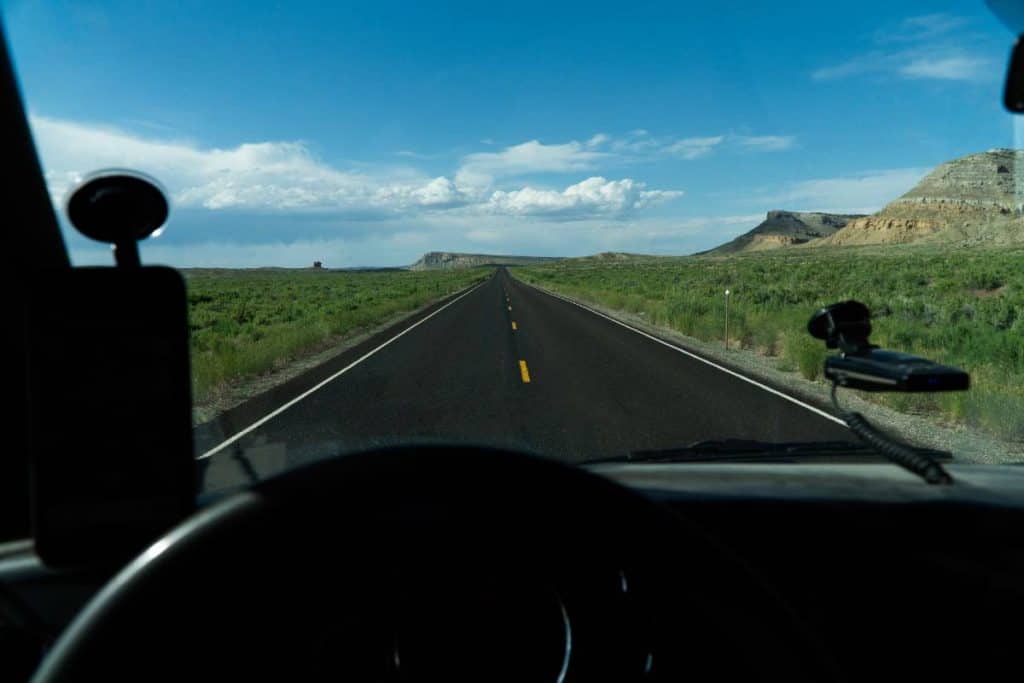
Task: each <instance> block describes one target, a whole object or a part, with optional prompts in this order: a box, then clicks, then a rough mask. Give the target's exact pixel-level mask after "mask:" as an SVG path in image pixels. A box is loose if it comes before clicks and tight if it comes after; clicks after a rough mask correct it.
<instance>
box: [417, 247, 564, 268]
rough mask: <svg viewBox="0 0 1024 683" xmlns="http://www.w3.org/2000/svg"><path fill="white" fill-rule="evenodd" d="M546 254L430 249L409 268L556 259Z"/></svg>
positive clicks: (517, 264) (484, 264)
mask: <svg viewBox="0 0 1024 683" xmlns="http://www.w3.org/2000/svg"><path fill="white" fill-rule="evenodd" d="M557 260H558V259H557V258H555V257H547V256H500V255H494V254H459V253H455V252H450V251H430V252H427V253H426V254H424V255H423V256H421V257H420V259H419V260H418V261H417V262H416V263H414V264H412V265H411V266H409V269H410V270H438V269H444V268H474V267H476V266H490V265H497V266H524V265H530V264H533V263H542V262H544V261H557Z"/></svg>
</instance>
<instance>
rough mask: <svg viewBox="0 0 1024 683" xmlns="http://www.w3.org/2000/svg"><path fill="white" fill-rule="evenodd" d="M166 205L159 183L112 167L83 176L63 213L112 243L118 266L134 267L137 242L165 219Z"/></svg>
mask: <svg viewBox="0 0 1024 683" xmlns="http://www.w3.org/2000/svg"><path fill="white" fill-rule="evenodd" d="M169 211H170V205H169V204H168V202H167V196H166V195H165V194H164V191H163V189H161V187H160V185H159V184H158V183H157V182H156V181H155V180H153V179H152V178H149V177H148V176H146V175H143V174H141V173H137V172H135V171H126V170H120V169H113V170H107V171H99V172H97V173H94V174H92V175H90V176H89V177H87V178H86V179H85V180H84V181H83V182H82V183H81V184H80V185H79V186H78V187H76V188H75V189H74V190H73V191H72V192H71V194H70V195H69V197H68V200H67V216H68V220H69V221H71V224H72V225H73V226H75V229H76V230H78V232H80V233H82V234H83V235H85V236H86V237H88V238H90V239H94V240H97V241H99V242H107V243H109V244H111V245H112V246H113V249H114V260H115V262H116V263H117V265H118V266H119V267H121V268H138V267H139V266H140V265H141V261H140V259H139V247H138V244H137V242H138V241H139V240H143V239H146V238H147V237H149V236H150V235H152V234H153V233H155V232H157V231H158V230H159V229H160V228H161V227H162V226H163V224H164V223H165V222H166V221H167V215H168V213H169Z"/></svg>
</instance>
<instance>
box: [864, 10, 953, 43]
mask: <svg viewBox="0 0 1024 683" xmlns="http://www.w3.org/2000/svg"><path fill="white" fill-rule="evenodd" d="M965 23H966V21H965V20H964V18H963V17H956V16H953V15H951V14H945V13H941V12H940V13H936V14H923V15H920V16H916V17H907V18H906V19H904V20H903V21H901V22H900V23H899V24H898V25H897V26H895V27H894V28H888V29H882V30H880V31H878V32H876V33H875V41H876V42H878V43H905V42H920V41H923V40H931V39H934V38H938V37H939V36H944V35H946V34H948V33H950V32H952V31H953V30H954V29H957V28H960V27H961V26H963V25H964V24H965Z"/></svg>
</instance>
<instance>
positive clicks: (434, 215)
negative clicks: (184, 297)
mask: <svg viewBox="0 0 1024 683" xmlns="http://www.w3.org/2000/svg"><path fill="white" fill-rule="evenodd" d="M4 13H5V16H4V20H5V23H6V27H7V31H8V34H9V40H10V43H11V47H12V52H13V56H14V59H15V63H16V67H17V70H18V75H19V78H20V80H21V84H22V88H23V91H24V95H25V99H26V105H27V108H28V110H29V113H30V124H31V127H32V130H33V134H34V136H35V140H36V144H37V147H38V150H39V153H40V157H41V161H42V164H43V167H44V170H45V175H46V182H47V184H48V186H49V189H50V192H51V195H52V197H53V200H54V203H55V205H56V206H57V207H58V209H59V208H60V206H61V203H62V202H63V200H64V199H65V197H66V195H67V193H68V191H69V190H70V189H71V188H73V187H74V186H75V184H76V183H78V182H79V181H81V179H82V178H83V177H84V176H85V175H86V174H88V173H90V172H92V171H95V170H97V169H103V168H109V167H120V168H130V169H135V170H138V171H140V172H144V173H146V174H149V175H151V176H153V177H154V178H157V179H158V180H159V181H160V182H161V183H162V184H163V185H164V187H165V188H166V189H167V192H168V194H169V197H170V199H171V207H172V208H171V218H170V221H169V223H168V224H167V226H166V229H165V230H163V231H162V233H161V234H160V235H159V236H158V237H153V238H150V239H148V240H146V241H144V242H143V243H142V246H141V256H142V261H143V262H144V263H146V264H168V265H172V266H175V267H177V268H179V269H181V272H182V273H183V275H184V277H185V279H186V282H187V288H188V298H189V325H190V333H191V338H190V344H191V358H192V364H191V372H192V378H193V398H194V406H195V407H194V424H195V441H196V454H197V456H199V457H200V459H202V460H203V461H204V462H205V463H207V464H208V466H209V467H216V465H215V463H218V462H229V461H230V462H231V465H230V467H232V468H235V469H237V463H235V461H236V460H238V458H239V457H241V458H244V459H245V461H246V467H247V468H248V470H247V471H248V472H249V473H250V475H253V476H257V477H258V476H263V475H265V474H268V473H273V472H278V471H281V470H283V469H287V468H289V467H292V466H295V465H297V464H301V463H304V462H309V461H310V460H313V459H316V458H321V457H329V456H332V455H337V454H342V453H348V452H352V451H355V450H361V449H366V448H371V447H375V446H381V445H392V444H403V443H423V442H432V443H433V442H442V443H452V442H454V443H473V444H485V445H494V446H501V447H508V448H514V449H516V450H522V451H529V452H533V453H539V454H541V455H544V456H550V457H555V458H559V459H561V460H565V461H568V462H573V463H580V462H586V461H591V460H597V459H607V458H610V457H620V456H628V455H630V454H635V453H641V452H644V453H649V452H663V451H665V450H671V449H679V448H683V447H686V446H689V445H692V444H694V443H698V442H715V443H717V444H719V445H721V446H722V448H723V449H727V446H728V444H729V443H735V442H737V440H739V441H741V442H742V443H744V444H745V446H744V448H745V449H747V450H748V451H749V450H750V444H751V443H758V444H779V443H785V444H815V443H822V444H826V445H829V448H833V449H834V448H836V447H837V446H836V444H837V443H838V444H843V443H847V442H848V443H855V442H857V439H856V438H855V437H854V436H853V435H852V434H851V432H850V430H849V429H848V428H847V427H846V425H845V424H844V423H843V421H842V420H841V419H840V418H839V417H838V416H837V413H836V412H835V410H834V409H833V408H832V406H831V405H830V404H829V400H828V392H829V382H828V381H827V380H826V378H825V377H824V375H823V363H824V360H825V358H826V356H827V355H828V354H832V353H835V352H834V351H829V350H827V349H826V347H825V344H824V342H823V341H821V340H819V339H814V338H812V337H811V336H810V335H809V334H808V333H807V321H808V318H809V317H810V316H811V314H812V313H814V312H815V311H816V310H818V309H819V308H821V307H822V306H825V305H828V304H831V303H835V302H838V301H842V300H847V299H856V300H858V301H861V302H863V303H865V304H866V305H867V306H868V308H869V309H870V311H871V314H872V316H873V318H872V324H873V328H874V329H873V332H872V336H871V342H872V343H874V344H878V345H880V346H882V347H885V348H887V349H892V350H896V351H902V352H906V353H912V354H916V355H920V356H925V357H927V358H929V359H932V360H935V361H938V362H941V363H945V364H949V365H953V366H956V367H960V368H963V369H964V370H966V371H968V372H969V373H970V374H971V380H972V387H971V389H970V390H969V391H966V392H948V393H938V394H903V393H869V392H862V391H854V390H846V391H844V392H842V397H841V398H842V402H843V403H844V405H845V406H846V407H847V408H849V409H854V410H857V411H859V412H861V413H863V414H864V415H865V416H866V417H867V418H868V419H870V420H871V421H872V422H873V423H874V424H875V425H877V426H878V427H880V428H882V429H883V430H885V431H887V432H888V433H890V434H891V435H894V436H897V437H899V438H901V439H902V440H904V441H906V442H908V443H910V444H912V445H916V446H920V447H927V448H931V449H938V450H940V451H945V452H951V453H952V454H953V457H954V458H955V459H957V460H961V461H964V462H1009V461H1016V460H1020V459H1022V458H1024V446H1022V439H1024V316H1022V315H1021V306H1022V304H1024V274H1022V272H1024V271H1022V268H1021V263H1022V262H1024V223H1022V222H1021V217H1020V215H1021V213H1020V212H1021V206H1022V205H1024V200H1022V199H1021V182H1022V181H1021V178H1019V177H1018V176H1019V175H1020V174H1018V173H1017V168H1016V161H1017V159H1018V153H1017V152H1016V151H1015V150H1016V148H1017V147H1019V146H1020V141H1019V140H1018V137H1019V134H1018V133H1017V132H1016V131H1019V130H1020V129H1019V127H1015V123H1014V119H1013V118H1012V117H1011V115H1010V114H1008V113H1006V112H1005V111H1003V110H1002V108H1001V91H1002V82H1003V78H1004V74H1005V67H1006V61H1007V56H1008V53H1009V49H1010V46H1011V44H1012V41H1013V38H1014V36H1013V33H1012V32H1011V31H1010V30H1008V29H1007V28H1006V27H1004V26H1003V25H1002V24H1001V23H999V20H998V19H996V17H995V16H994V15H992V14H991V13H990V12H989V10H988V9H987V8H986V7H985V5H984V4H983V3H981V2H952V3H946V4H944V5H943V6H942V8H941V9H939V10H936V9H935V8H934V6H932V5H926V4H925V3H892V2H868V3H858V4H857V5H856V6H853V5H850V6H843V7H840V6H837V5H835V4H834V3H823V2H814V3H795V4H793V5H791V6H779V5H778V4H776V3H772V4H771V5H765V6H763V7H758V6H756V5H752V6H748V3H650V4H648V3H641V4H639V5H638V4H636V3H631V4H623V5H618V6H614V7H604V8H600V9H598V8H595V7H594V6H591V5H562V4H561V3H543V4H531V3H528V4H525V5H524V4H522V3H515V4H502V3H497V4H494V3H483V4H481V3H451V4H446V5H444V6H438V5H433V4H428V3H413V2H409V3H366V4H365V5H355V6H353V5H349V4H348V3H337V4H336V3H261V2H255V3H253V2H249V3H215V4H211V3H198V2H177V3H165V4H161V3H139V2H121V3H107V4H102V5H101V4H98V3H91V2H85V3H83V2H73V3H65V2H54V3H43V2H27V1H26V2H18V1H16V0H11V1H8V2H5V3H4ZM62 221H63V224H62V230H63V233H64V238H65V242H66V244H67V246H68V249H69V252H70V256H71V259H72V262H73V263H74V264H75V265H112V264H113V260H112V257H111V253H110V249H109V247H108V245H105V244H101V243H97V242H93V241H90V240H89V239H87V238H85V237H83V236H81V235H79V234H77V233H76V232H75V231H74V230H73V229H72V228H70V227H69V226H68V225H67V223H66V220H65V219H63V218H62ZM840 448H845V446H842V445H840ZM714 450H715V448H714V447H708V445H707V444H705V446H704V447H703V449H702V450H701V453H703V454H707V455H708V456H709V457H710V456H711V455H713V453H714ZM224 467H225V468H226V467H228V465H224ZM232 471H234V470H232ZM225 476H227V475H225ZM214 479H215V477H214ZM212 481H213V479H211V480H210V481H208V485H209V486H215V484H214V483H210V482H212Z"/></svg>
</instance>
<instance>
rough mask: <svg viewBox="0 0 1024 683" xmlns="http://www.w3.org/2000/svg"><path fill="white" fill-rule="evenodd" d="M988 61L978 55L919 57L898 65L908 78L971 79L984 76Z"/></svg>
mask: <svg viewBox="0 0 1024 683" xmlns="http://www.w3.org/2000/svg"><path fill="white" fill-rule="evenodd" d="M988 63H989V62H988V60H986V59H981V58H980V57H966V56H959V57H920V58H918V59H915V60H913V61H912V62H910V63H909V64H906V65H904V66H902V67H900V73H901V74H903V75H904V76H906V77H908V78H938V79H942V80H948V81H973V80H977V79H978V78H980V77H982V76H984V73H985V68H986V67H987V66H988Z"/></svg>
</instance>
